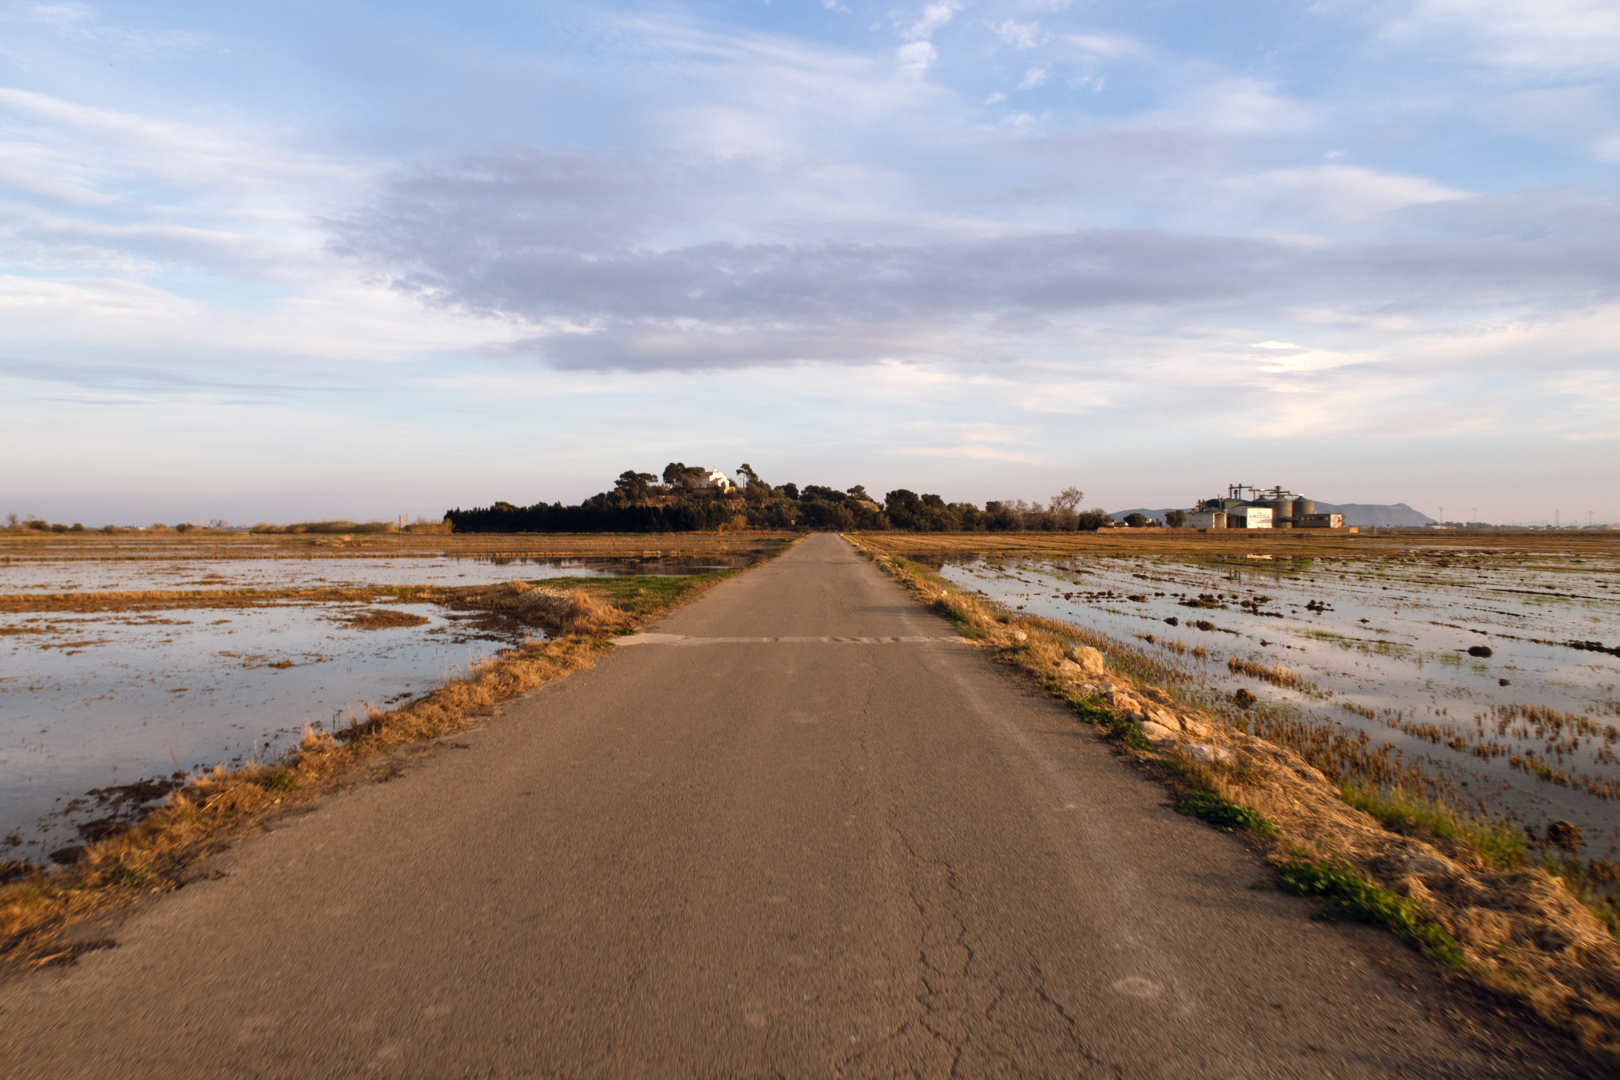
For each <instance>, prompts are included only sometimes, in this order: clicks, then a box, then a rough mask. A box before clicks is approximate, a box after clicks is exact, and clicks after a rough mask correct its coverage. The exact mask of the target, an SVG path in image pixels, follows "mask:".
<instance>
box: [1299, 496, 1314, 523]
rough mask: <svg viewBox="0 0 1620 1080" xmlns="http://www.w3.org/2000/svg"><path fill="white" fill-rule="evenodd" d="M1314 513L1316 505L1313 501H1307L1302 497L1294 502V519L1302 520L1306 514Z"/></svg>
mask: <svg viewBox="0 0 1620 1080" xmlns="http://www.w3.org/2000/svg"><path fill="white" fill-rule="evenodd" d="M1314 513H1316V503H1315V501H1314V500H1311V499H1307V498H1306V497H1305V496H1303V495H1301V496H1300V497H1299V498H1297V499H1295V500H1294V517H1296V518H1302V517H1305V516H1306V515H1307V514H1314Z"/></svg>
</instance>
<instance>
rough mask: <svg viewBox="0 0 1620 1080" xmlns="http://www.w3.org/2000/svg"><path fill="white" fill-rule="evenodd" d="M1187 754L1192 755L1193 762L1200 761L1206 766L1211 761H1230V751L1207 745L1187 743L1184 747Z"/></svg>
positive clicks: (1221, 747) (1222, 747)
mask: <svg viewBox="0 0 1620 1080" xmlns="http://www.w3.org/2000/svg"><path fill="white" fill-rule="evenodd" d="M1185 749H1186V751H1187V753H1189V754H1191V755H1192V759H1193V760H1194V761H1201V762H1203V763H1204V764H1205V765H1208V764H1209V763H1210V762H1212V761H1231V760H1232V751H1230V750H1228V749H1227V748H1226V747H1224V746H1210V745H1209V744H1207V743H1188V744H1187V746H1186V747H1185Z"/></svg>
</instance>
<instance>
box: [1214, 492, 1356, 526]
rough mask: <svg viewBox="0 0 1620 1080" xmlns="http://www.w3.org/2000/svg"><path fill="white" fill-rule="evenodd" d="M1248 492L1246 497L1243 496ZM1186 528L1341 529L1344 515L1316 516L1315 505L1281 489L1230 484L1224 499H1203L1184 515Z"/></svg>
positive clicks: (1300, 496)
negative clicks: (1185, 516)
mask: <svg viewBox="0 0 1620 1080" xmlns="http://www.w3.org/2000/svg"><path fill="white" fill-rule="evenodd" d="M1244 492H1248V493H1249V498H1244V497H1243V493H1244ZM1185 528H1189V529H1342V528H1344V515H1343V514H1318V513H1317V512H1316V503H1315V502H1313V501H1312V500H1310V499H1307V498H1306V497H1305V496H1303V495H1296V494H1294V493H1293V492H1292V491H1284V490H1283V489H1282V488H1281V487H1274V488H1257V487H1254V486H1252V485H1250V484H1231V485H1228V487H1227V489H1226V498H1224V499H1221V498H1215V499H1203V500H1200V501H1199V503H1198V506H1197V507H1196V508H1195V509H1193V510H1192V511H1190V512H1189V513H1188V514H1187V522H1186V525H1185Z"/></svg>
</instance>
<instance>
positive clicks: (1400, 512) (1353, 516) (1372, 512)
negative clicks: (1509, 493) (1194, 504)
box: [1108, 502, 1435, 529]
mask: <svg viewBox="0 0 1620 1080" xmlns="http://www.w3.org/2000/svg"><path fill="white" fill-rule="evenodd" d="M1174 509H1177V508H1176V507H1173V506H1170V507H1165V508H1164V509H1162V510H1148V509H1145V508H1141V507H1138V508H1136V509H1134V510H1117V511H1115V512H1114V513H1111V514H1109V515H1108V516H1109V517H1111V518H1113V519H1114V520H1115V521H1124V520H1125V517H1126V515H1127V514H1141V515H1143V516H1144V517H1149V518H1158V519H1159V520H1160V521H1163V520H1164V515H1166V514H1168V513H1169V512H1170V511H1171V510H1174ZM1180 509H1183V510H1185V509H1186V507H1181V508H1180ZM1316 512H1317V513H1318V514H1343V515H1344V523H1345V524H1346V525H1354V526H1356V527H1357V528H1360V529H1370V528H1372V527H1374V526H1375V525H1393V526H1406V527H1411V526H1417V525H1427V524H1429V522H1431V521H1433V520H1435V519H1434V518H1432V517H1430V516H1429V515H1428V514H1425V513H1423V512H1422V511H1421V510H1414V509H1412V508H1411V507H1410V506H1407V505H1406V504H1405V503H1325V502H1319V503H1317V504H1316Z"/></svg>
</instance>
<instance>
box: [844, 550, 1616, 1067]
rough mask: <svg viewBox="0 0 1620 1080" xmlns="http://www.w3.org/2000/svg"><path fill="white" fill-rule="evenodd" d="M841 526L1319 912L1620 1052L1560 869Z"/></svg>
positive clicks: (1603, 952) (1583, 916)
mask: <svg viewBox="0 0 1620 1080" xmlns="http://www.w3.org/2000/svg"><path fill="white" fill-rule="evenodd" d="M854 542H855V545H856V547H857V549H859V550H862V551H863V552H865V553H866V554H867V555H869V556H870V557H872V558H873V559H874V560H875V562H876V563H877V565H878V566H879V567H880V568H881V569H883V570H885V571H887V572H888V573H889V574H890V575H891V576H892V577H894V578H895V579H896V580H897V581H899V582H900V583H901V584H902V585H904V586H906V587H907V588H908V589H909V590H910V591H911V592H912V593H913V594H915V595H916V596H917V597H918V599H919V600H921V601H922V602H923V603H925V604H927V605H928V606H930V607H931V608H933V609H934V610H935V611H937V612H939V613H940V614H942V615H944V616H946V617H947V618H950V619H951V620H952V621H953V622H955V623H956V625H957V626H958V627H959V628H960V629H961V632H962V634H963V636H965V637H969V638H973V639H975V640H977V641H979V642H981V643H982V644H983V645H984V646H986V647H987V648H990V649H993V650H994V651H995V654H996V656H997V658H998V659H1000V660H1002V661H1003V662H1005V663H1008V664H1010V665H1012V666H1014V667H1017V668H1020V669H1022V670H1023V671H1025V672H1027V673H1028V674H1030V675H1031V676H1033V677H1034V678H1035V679H1037V680H1038V681H1039V682H1040V683H1041V684H1042V685H1044V686H1045V687H1046V688H1047V689H1048V690H1049V691H1051V692H1052V693H1053V694H1054V695H1056V696H1057V697H1059V698H1061V699H1063V700H1064V701H1066V702H1068V703H1069V704H1070V706H1071V707H1072V708H1074V710H1075V712H1076V714H1077V715H1079V716H1080V717H1081V718H1082V719H1085V720H1088V721H1090V722H1092V723H1094V724H1096V725H1097V727H1098V729H1099V730H1100V731H1101V732H1102V733H1103V734H1104V735H1105V736H1107V737H1110V738H1113V739H1115V740H1117V741H1118V742H1119V744H1120V745H1121V748H1122V750H1123V751H1124V752H1126V753H1130V754H1132V755H1134V756H1136V757H1137V758H1138V759H1139V760H1141V761H1143V762H1144V763H1147V764H1149V765H1150V766H1151V767H1152V768H1153V769H1154V770H1155V771H1156V772H1157V774H1158V775H1159V776H1160V777H1161V778H1162V779H1163V780H1164V781H1165V782H1166V783H1167V784H1168V785H1169V786H1170V787H1171V788H1172V790H1174V791H1175V792H1176V794H1177V798H1178V802H1179V803H1180V805H1181V807H1182V809H1183V810H1184V811H1185V812H1188V813H1191V814H1195V815H1196V816H1198V817H1201V818H1204V819H1205V820H1207V821H1210V822H1211V823H1212V824H1214V825H1216V826H1217V827H1221V828H1225V829H1228V830H1244V831H1246V832H1247V833H1249V834H1250V838H1251V840H1252V841H1253V842H1254V843H1255V844H1256V845H1258V846H1260V847H1261V848H1262V849H1263V850H1265V851H1266V852H1267V853H1268V856H1269V858H1270V861H1271V863H1272V865H1273V866H1274V867H1276V868H1277V871H1278V885H1279V887H1281V888H1284V889H1286V890H1288V891H1293V892H1297V893H1300V894H1305V895H1316V896H1321V897H1323V899H1324V901H1325V903H1324V905H1323V911H1322V915H1323V917H1326V918H1335V917H1337V918H1353V919H1358V920H1361V921H1368V922H1376V923H1381V924H1384V925H1387V926H1389V927H1390V928H1391V929H1392V930H1394V931H1395V932H1396V933H1398V934H1400V935H1401V936H1402V937H1403V938H1405V939H1407V940H1409V941H1411V942H1413V943H1414V944H1416V945H1418V946H1419V947H1421V948H1422V949H1423V950H1424V951H1425V952H1426V953H1428V954H1429V955H1430V956H1432V957H1434V958H1435V959H1436V960H1438V961H1440V962H1441V963H1444V964H1446V965H1449V966H1450V967H1451V968H1452V969H1454V970H1455V971H1457V972H1459V973H1462V974H1465V975H1466V977H1467V978H1469V979H1471V980H1472V982H1473V983H1474V984H1475V985H1476V986H1477V987H1482V988H1484V989H1485V990H1486V991H1487V992H1488V993H1489V994H1493V995H1497V996H1498V1000H1500V999H1503V998H1505V999H1508V1001H1510V1002H1512V1003H1514V1004H1515V1005H1517V1006H1520V1007H1522V1011H1523V1012H1524V1013H1525V1014H1526V1015H1527V1016H1529V1017H1531V1018H1533V1019H1534V1020H1535V1021H1539V1022H1540V1023H1541V1024H1543V1025H1545V1026H1546V1027H1547V1028H1548V1029H1550V1030H1551V1031H1554V1032H1558V1033H1560V1034H1561V1035H1564V1036H1573V1037H1574V1039H1575V1040H1577V1041H1578V1043H1579V1045H1580V1047H1581V1048H1582V1049H1583V1050H1584V1051H1585V1052H1586V1054H1588V1055H1591V1056H1592V1057H1593V1058H1594V1059H1595V1060H1597V1061H1598V1062H1600V1063H1602V1068H1603V1069H1614V1068H1620V943H1617V942H1616V940H1615V938H1614V937H1613V936H1612V935H1611V933H1610V932H1609V930H1608V929H1607V928H1606V927H1605V926H1604V925H1603V923H1602V922H1600V921H1599V919H1598V918H1597V917H1596V916H1595V915H1594V914H1593V912H1592V911H1591V910H1589V909H1588V908H1587V907H1586V906H1584V905H1583V903H1582V902H1581V897H1580V896H1579V895H1578V893H1579V892H1580V885H1581V883H1580V881H1578V880H1575V879H1574V878H1573V877H1572V875H1570V874H1568V873H1564V874H1560V875H1554V874H1552V873H1549V872H1548V868H1547V867H1546V866H1545V865H1533V864H1532V863H1531V862H1530V861H1529V860H1528V858H1527V857H1526V856H1525V853H1524V850H1523V846H1522V843H1520V842H1518V840H1517V838H1516V837H1514V836H1512V835H1511V834H1509V833H1508V832H1507V831H1505V830H1502V829H1499V828H1497V827H1495V826H1492V825H1490V824H1487V823H1480V822H1471V821H1468V820H1467V819H1466V818H1464V817H1463V816H1462V815H1460V814H1458V813H1457V812H1456V811H1455V810H1453V809H1451V808H1449V807H1446V806H1442V805H1441V804H1439V803H1437V802H1435V801H1433V800H1431V799H1425V798H1423V797H1422V796H1417V795H1411V794H1407V793H1404V792H1399V791H1391V790H1389V789H1388V788H1383V789H1380V788H1377V787H1357V786H1354V785H1347V786H1346V787H1345V788H1343V789H1341V787H1340V786H1339V785H1337V784H1335V783H1334V782H1333V781H1331V780H1330V779H1329V778H1328V776H1326V775H1324V773H1323V772H1322V771H1321V770H1319V769H1318V768H1316V767H1314V766H1313V765H1311V764H1310V763H1309V762H1308V761H1307V760H1306V759H1305V758H1304V757H1303V756H1301V753H1300V752H1299V751H1297V750H1296V749H1293V748H1291V747H1288V746H1284V745H1279V744H1278V743H1275V742H1271V741H1269V740H1267V739H1265V738H1262V737H1259V736H1258V735H1251V734H1249V733H1248V732H1247V731H1245V730H1240V729H1239V728H1238V727H1235V726H1233V724H1231V723H1228V722H1227V721H1226V720H1225V719H1223V718H1222V717H1221V716H1218V715H1215V714H1213V713H1212V712H1210V711H1209V710H1206V709H1202V708H1197V707H1194V706H1192V705H1189V704H1188V703H1186V702H1185V701H1183V700H1180V699H1178V698H1177V697H1175V696H1173V694H1172V693H1171V692H1169V691H1171V690H1173V689H1174V686H1173V685H1172V684H1173V682H1174V678H1173V673H1171V672H1170V671H1169V670H1168V669H1164V668H1162V666H1160V665H1158V664H1156V662H1154V661H1153V660H1152V658H1151V657H1150V656H1147V655H1146V654H1144V653H1142V652H1140V651H1139V650H1136V649H1133V648H1131V647H1129V646H1127V645H1125V644H1124V643H1122V642H1117V641H1111V640H1109V639H1107V638H1105V637H1103V636H1102V635H1099V634H1097V633H1095V632H1093V631H1090V630H1087V629H1086V628H1084V627H1081V626H1077V625H1075V624H1072V623H1065V622H1059V621H1057V620H1051V619H1041V618H1025V617H1022V616H1018V615H1016V614H1013V613H1010V612H1008V611H1006V610H1005V609H1003V608H1001V607H1000V606H998V605H995V604H993V603H991V602H988V601H983V600H980V599H978V598H975V597H969V596H965V595H963V594H962V593H960V592H958V591H956V589H955V586H953V585H952V584H951V583H950V582H947V581H945V580H944V579H942V578H940V577H938V576H936V575H935V574H933V573H931V572H930V571H929V570H928V569H927V568H925V567H923V566H920V565H918V564H915V563H910V562H908V561H906V560H905V559H903V558H899V557H896V556H893V555H890V554H888V553H887V552H886V551H885V550H884V549H883V548H882V547H881V546H880V545H879V544H876V543H873V542H872V540H871V538H866V537H863V538H860V539H858V540H856V541H854ZM1077 644H1081V645H1089V646H1092V647H1094V648H1098V649H1101V650H1102V651H1104V652H1105V653H1107V654H1108V670H1107V672H1106V674H1104V675H1100V676H1099V675H1095V674H1093V675H1089V676H1088V675H1087V674H1085V673H1084V672H1083V671H1082V670H1081V669H1080V667H1079V666H1078V665H1076V664H1075V663H1072V662H1068V661H1067V659H1066V654H1067V653H1068V651H1069V650H1070V649H1072V648H1073V647H1074V646H1075V645H1077ZM1088 680H1089V681H1088ZM1256 730H1257V731H1258V730H1261V729H1260V728H1259V727H1258V726H1257V727H1256ZM1572 1049H1573V1048H1572Z"/></svg>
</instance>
